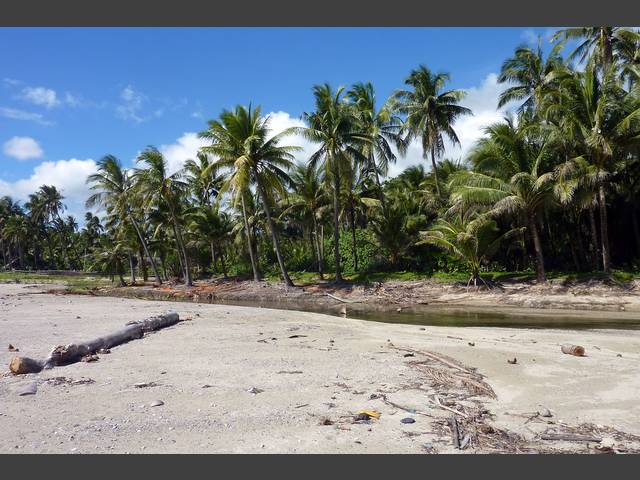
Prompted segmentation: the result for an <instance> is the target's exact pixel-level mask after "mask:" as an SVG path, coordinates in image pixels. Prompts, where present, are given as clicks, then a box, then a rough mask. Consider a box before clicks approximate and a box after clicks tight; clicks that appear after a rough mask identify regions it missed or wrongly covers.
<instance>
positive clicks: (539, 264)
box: [529, 214, 546, 283]
mask: <svg viewBox="0 0 640 480" xmlns="http://www.w3.org/2000/svg"><path fill="white" fill-rule="evenodd" d="M529 229H530V230H531V237H532V239H533V247H534V249H535V251H536V270H537V272H538V283H543V282H545V281H546V276H545V271H544V256H543V255H542V244H541V243H540V235H539V234H538V225H537V224H536V217H535V214H530V215H529Z"/></svg>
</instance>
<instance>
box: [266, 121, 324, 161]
mask: <svg viewBox="0 0 640 480" xmlns="http://www.w3.org/2000/svg"><path fill="white" fill-rule="evenodd" d="M266 116H267V117H269V128H270V129H271V131H272V132H273V134H274V135H277V134H279V133H281V132H283V131H284V130H286V129H287V128H291V127H304V126H305V123H304V122H303V121H302V120H301V119H299V118H295V117H292V116H291V115H289V114H288V113H287V112H283V111H278V112H270V113H267V115H266ZM280 144H281V145H290V146H295V147H301V148H302V150H300V151H299V152H296V153H295V157H296V160H297V161H300V162H306V161H308V160H309V157H310V156H311V155H312V154H313V153H314V152H315V151H316V150H318V148H319V145H317V144H314V143H312V142H310V141H309V140H307V139H306V138H304V137H303V136H302V135H298V134H294V135H289V136H287V137H284V138H283V139H282V140H281V142H280Z"/></svg>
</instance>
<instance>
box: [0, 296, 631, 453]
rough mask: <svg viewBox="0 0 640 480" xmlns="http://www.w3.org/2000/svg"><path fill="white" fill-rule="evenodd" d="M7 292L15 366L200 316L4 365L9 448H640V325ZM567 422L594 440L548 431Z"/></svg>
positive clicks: (1, 347)
mask: <svg viewBox="0 0 640 480" xmlns="http://www.w3.org/2000/svg"><path fill="white" fill-rule="evenodd" d="M0 303H1V304H2V309H1V311H0V312H1V313H0V365H4V367H2V368H3V371H6V369H7V365H8V363H9V361H10V359H11V358H12V357H13V356H14V355H15V352H9V351H8V350H7V345H8V344H9V343H11V344H12V345H13V346H14V347H16V348H19V349H20V354H21V355H27V356H32V357H36V358H38V357H42V356H45V355H46V354H47V353H48V352H49V351H50V349H51V347H52V346H54V345H57V344H66V343H69V342H71V341H73V340H86V339H90V338H94V337H96V336H99V335H103V334H106V333H108V332H111V331H113V330H115V329H117V328H120V327H121V326H122V325H123V324H125V323H126V322H127V321H131V320H140V319H142V318H145V317H148V316H150V315H154V314H158V313H161V312H164V311H167V310H168V309H171V310H175V311H177V312H178V313H179V314H180V316H181V318H183V319H188V321H185V322H182V323H180V324H179V325H177V326H175V327H170V328H168V329H165V330H162V331H160V332H158V333H155V334H152V335H149V336H146V337H145V338H143V339H141V340H135V341H132V342H130V343H127V344H125V345H122V346H120V347H116V348H114V349H113V350H112V351H111V353H109V354H104V355H99V357H100V358H99V360H98V361H97V362H91V363H84V362H82V363H77V364H73V365H70V366H67V367H59V368H54V369H52V370H47V371H44V372H42V373H40V374H36V375H27V376H12V375H10V374H9V375H3V376H2V377H1V378H0V451H1V452H61V453H71V452H86V453H95V452H120V453H124V452H129V453H141V452H159V453H168V452H251V453H261V452H269V453H286V452H307V453H328V452H344V453H435V452H438V453H445V452H447V453H448V452H462V453H480V452H581V453H596V452H602V451H610V449H611V448H613V449H614V450H617V451H627V452H628V451H634V452H635V451H640V405H639V404H638V402H637V398H638V396H639V395H640V362H639V360H640V334H639V333H638V332H637V331H630V330H598V331H575V330H533V329H510V328H499V329H496V328H485V327H470V328H464V329H462V328H455V327H426V328H425V327H419V326H412V325H392V324H384V323H374V322H366V321H360V320H354V319H348V318H347V319H345V318H339V317H332V316H327V315H320V314H315V313H307V312H294V311H281V310H270V309H260V308H247V307H238V306H228V305H206V304H202V303H189V304H187V303H185V302H167V301H164V302H158V301H141V300H136V299H125V298H108V297H94V296H88V295H82V296H76V295H69V294H60V293H58V294H50V293H43V287H39V286H25V285H0ZM563 343H576V344H580V345H582V346H584V347H585V348H586V352H587V354H586V356H585V357H574V356H571V355H565V354H562V353H561V351H560V345H561V344H563ZM514 359H515V363H512V362H513V360H514ZM32 382H36V384H37V392H36V394H35V395H27V396H20V395H19V392H20V391H21V390H22V389H23V388H24V386H25V385H27V384H30V383H32ZM156 400H160V401H162V402H163V404H162V405H159V406H151V405H152V404H153V402H154V401H156ZM362 410H368V411H375V412H379V413H380V417H379V418H375V416H374V417H373V418H368V419H365V420H356V416H357V415H358V412H360V411H362ZM453 412H456V413H453ZM453 415H455V417H456V419H457V422H456V423H457V425H458V427H459V436H458V440H459V441H460V442H462V443H464V447H465V448H464V449H462V450H460V449H457V448H454V445H453V440H452V431H451V423H450V422H451V417H452V416H453ZM548 415H551V416H548ZM404 418H411V419H413V422H414V423H402V421H401V420H402V419H404ZM558 434H560V435H566V434H572V435H581V436H582V437H583V438H589V437H590V440H589V441H577V442H576V441H558V440H544V438H549V437H553V436H554V435H558ZM597 440H600V441H597ZM612 445H613V447H611V446H612Z"/></svg>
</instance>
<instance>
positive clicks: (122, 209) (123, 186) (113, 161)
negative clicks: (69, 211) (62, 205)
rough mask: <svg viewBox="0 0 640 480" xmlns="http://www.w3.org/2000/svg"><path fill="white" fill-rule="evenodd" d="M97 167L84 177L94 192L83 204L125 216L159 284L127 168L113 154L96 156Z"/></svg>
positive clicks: (122, 218) (160, 281) (120, 216)
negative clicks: (93, 171)
mask: <svg viewBox="0 0 640 480" xmlns="http://www.w3.org/2000/svg"><path fill="white" fill-rule="evenodd" d="M97 167H98V168H97V172H96V173H94V174H92V175H89V177H87V184H89V185H91V186H90V188H89V189H90V191H91V192H93V193H92V194H91V195H90V196H89V198H88V199H87V201H86V207H87V208H93V207H96V206H100V207H101V208H104V209H106V211H107V213H108V214H110V215H115V216H116V217H117V218H118V219H119V220H124V219H127V220H129V221H130V222H131V224H132V225H133V228H134V229H135V231H136V234H137V235H138V238H139V240H140V243H141V244H142V247H143V248H144V251H145V253H146V255H147V258H148V259H149V262H150V263H151V268H152V269H153V274H154V275H155V277H156V283H157V284H158V285H160V284H162V278H161V277H160V272H159V271H158V267H157V265H156V261H155V259H154V257H153V255H152V254H151V252H150V251H149V245H148V242H147V239H146V238H145V235H144V232H143V229H142V227H141V225H140V223H139V222H138V220H137V219H136V215H135V208H134V207H135V202H134V197H135V194H134V192H133V183H132V179H131V178H130V176H129V174H128V172H127V171H126V170H125V169H124V168H122V164H121V163H120V161H119V160H118V159H117V158H116V157H114V156H113V155H106V156H104V157H103V158H101V159H100V160H98V162H97ZM98 225H99V223H98Z"/></svg>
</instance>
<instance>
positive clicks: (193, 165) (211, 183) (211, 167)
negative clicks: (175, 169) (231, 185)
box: [183, 152, 224, 206]
mask: <svg viewBox="0 0 640 480" xmlns="http://www.w3.org/2000/svg"><path fill="white" fill-rule="evenodd" d="M183 174H184V178H185V180H186V182H187V183H188V184H189V190H190V191H191V194H192V195H193V196H194V197H195V198H196V200H197V202H198V204H199V205H207V206H211V203H212V200H213V199H214V198H215V197H217V196H218V194H219V193H220V189H221V188H222V184H223V183H224V177H223V176H222V175H220V174H219V173H218V166H217V165H216V164H215V162H214V161H212V159H211V158H210V157H209V155H207V154H205V153H204V152H198V153H197V154H196V159H195V160H192V159H189V160H187V161H186V162H185V164H184V167H183Z"/></svg>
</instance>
